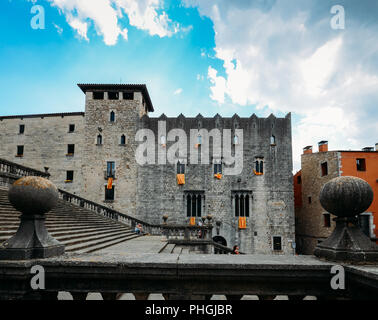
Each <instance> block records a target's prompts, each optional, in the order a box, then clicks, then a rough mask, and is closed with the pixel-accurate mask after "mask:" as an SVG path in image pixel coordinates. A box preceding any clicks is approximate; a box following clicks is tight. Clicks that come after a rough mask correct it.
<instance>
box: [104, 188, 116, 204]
mask: <svg viewBox="0 0 378 320" xmlns="http://www.w3.org/2000/svg"><path fill="white" fill-rule="evenodd" d="M114 191H115V187H114V186H112V188H111V189H108V187H107V186H105V201H114Z"/></svg>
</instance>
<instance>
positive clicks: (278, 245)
mask: <svg viewBox="0 0 378 320" xmlns="http://www.w3.org/2000/svg"><path fill="white" fill-rule="evenodd" d="M273 250H274V251H281V250H282V238H281V237H273Z"/></svg>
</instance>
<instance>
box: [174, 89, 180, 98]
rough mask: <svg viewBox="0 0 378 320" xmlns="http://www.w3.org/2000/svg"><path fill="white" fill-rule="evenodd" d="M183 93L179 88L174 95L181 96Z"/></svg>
mask: <svg viewBox="0 0 378 320" xmlns="http://www.w3.org/2000/svg"><path fill="white" fill-rule="evenodd" d="M181 93H182V89H181V88H178V89H177V90H176V91H175V92H173V94H174V95H175V96H176V95H179V94H181Z"/></svg>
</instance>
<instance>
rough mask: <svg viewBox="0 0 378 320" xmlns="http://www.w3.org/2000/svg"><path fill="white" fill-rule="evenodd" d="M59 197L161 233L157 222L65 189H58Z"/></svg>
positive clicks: (132, 224)
mask: <svg viewBox="0 0 378 320" xmlns="http://www.w3.org/2000/svg"><path fill="white" fill-rule="evenodd" d="M58 191H59V197H60V198H61V199H63V200H65V201H67V202H70V203H73V204H76V205H78V206H80V207H82V208H85V209H87V210H90V211H93V212H96V213H99V214H101V215H103V216H105V217H107V218H110V219H113V220H115V221H119V222H123V223H125V224H127V225H129V226H131V227H135V226H136V225H137V224H141V225H142V229H143V232H146V233H150V234H161V226H160V225H157V224H151V223H148V222H145V221H143V220H140V219H138V218H135V217H131V216H129V215H127V214H125V213H122V212H119V211H116V210H114V209H111V208H109V207H106V206H103V205H101V204H98V203H96V202H93V201H91V200H87V199H85V198H82V197H80V196H78V195H75V194H72V193H69V192H67V191H65V190H62V189H58Z"/></svg>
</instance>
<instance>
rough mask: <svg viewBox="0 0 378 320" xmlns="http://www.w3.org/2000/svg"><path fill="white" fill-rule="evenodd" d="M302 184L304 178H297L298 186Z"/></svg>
mask: <svg viewBox="0 0 378 320" xmlns="http://www.w3.org/2000/svg"><path fill="white" fill-rule="evenodd" d="M301 183H302V177H301V176H298V177H297V184H301Z"/></svg>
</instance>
